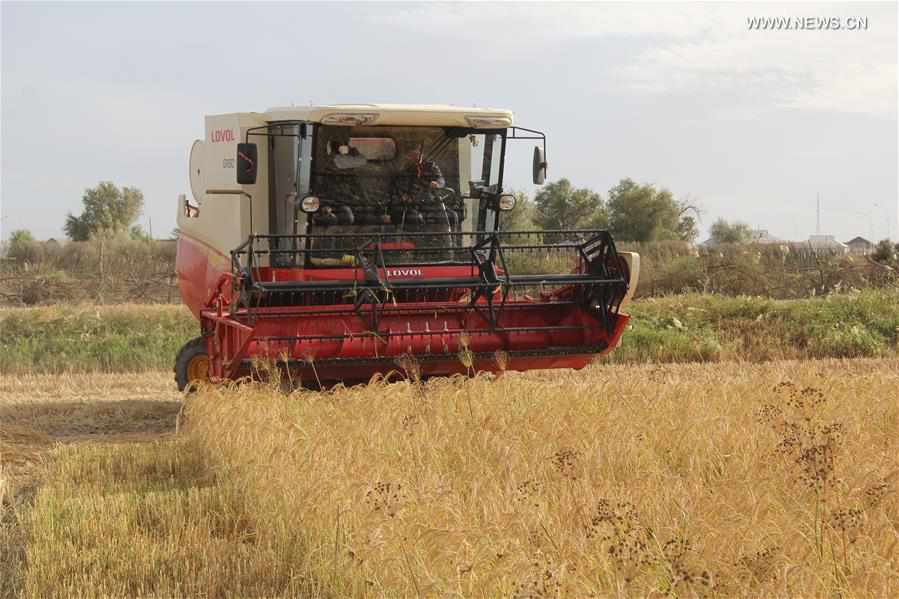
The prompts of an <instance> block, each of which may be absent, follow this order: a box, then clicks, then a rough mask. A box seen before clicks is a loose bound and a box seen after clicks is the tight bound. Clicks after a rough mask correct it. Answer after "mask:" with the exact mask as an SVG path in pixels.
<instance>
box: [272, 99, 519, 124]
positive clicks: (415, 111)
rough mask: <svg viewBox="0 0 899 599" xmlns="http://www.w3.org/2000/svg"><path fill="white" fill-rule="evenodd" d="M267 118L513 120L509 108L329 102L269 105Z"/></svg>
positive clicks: (430, 121) (380, 121)
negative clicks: (310, 104) (327, 103)
mask: <svg viewBox="0 0 899 599" xmlns="http://www.w3.org/2000/svg"><path fill="white" fill-rule="evenodd" d="M263 116H264V118H265V120H266V121H268V122H275V121H306V122H310V123H322V124H325V125H348V126H362V125H372V126H374V125H394V126H402V125H406V126H431V127H469V128H472V129H505V128H506V127H511V126H512V124H513V117H512V111H511V110H506V109H502V108H474V107H472V108H468V107H465V106H450V105H446V104H329V105H321V106H287V107H280V108H270V109H268V110H267V111H265V113H264V114H263Z"/></svg>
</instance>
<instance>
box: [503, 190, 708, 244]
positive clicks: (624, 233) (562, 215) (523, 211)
mask: <svg viewBox="0 0 899 599" xmlns="http://www.w3.org/2000/svg"><path fill="white" fill-rule="evenodd" d="M516 197H517V201H516V205H515V208H514V209H513V210H512V213H511V214H510V215H509V216H508V217H507V219H506V223H505V228H506V229H508V230H519V231H521V230H527V229H544V230H550V229H607V230H609V231H610V232H611V233H612V236H613V237H614V238H615V239H618V240H621V241H643V242H646V241H672V240H680V241H688V242H692V241H695V239H696V237H697V235H698V234H699V231H698V229H697V219H698V218H699V210H698V209H697V208H696V207H695V206H694V205H692V204H690V203H689V202H687V201H682V200H677V199H675V197H674V196H673V195H672V193H671V192H670V191H668V190H667V189H657V188H656V187H655V186H654V185H650V184H642V185H641V184H639V183H636V182H634V181H633V180H632V179H622V180H621V181H620V182H619V183H618V184H617V185H615V187H613V188H612V189H610V190H609V193H608V198H607V199H604V198H603V197H602V195H600V194H599V193H598V192H596V191H593V190H592V189H589V188H585V187H584V188H578V187H575V186H573V185H572V184H571V182H570V181H569V180H568V179H559V180H558V181H554V182H552V183H547V184H546V185H544V186H543V187H542V188H541V189H540V191H539V192H538V193H537V195H536V196H534V199H533V200H531V199H530V198H528V197H527V195H526V194H524V193H518V194H516Z"/></svg>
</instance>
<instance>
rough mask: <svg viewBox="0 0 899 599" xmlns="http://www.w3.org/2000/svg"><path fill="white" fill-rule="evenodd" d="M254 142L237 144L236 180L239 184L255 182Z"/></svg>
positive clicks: (256, 163)
mask: <svg viewBox="0 0 899 599" xmlns="http://www.w3.org/2000/svg"><path fill="white" fill-rule="evenodd" d="M257 158H258V152H257V151H256V144H237V182H238V183H240V184H241V185H253V184H255V183H256V170H257V166H258V160H257Z"/></svg>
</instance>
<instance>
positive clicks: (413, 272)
mask: <svg viewBox="0 0 899 599" xmlns="http://www.w3.org/2000/svg"><path fill="white" fill-rule="evenodd" d="M387 276H388V277H420V276H421V269H420V268H388V269H387Z"/></svg>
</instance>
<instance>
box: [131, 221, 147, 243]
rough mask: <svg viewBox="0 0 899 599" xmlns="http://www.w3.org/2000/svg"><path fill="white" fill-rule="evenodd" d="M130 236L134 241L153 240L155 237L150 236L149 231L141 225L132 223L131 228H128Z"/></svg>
mask: <svg viewBox="0 0 899 599" xmlns="http://www.w3.org/2000/svg"><path fill="white" fill-rule="evenodd" d="M128 237H130V238H131V239H133V240H134V241H153V238H152V237H150V234H149V233H147V232H146V231H145V230H144V228H143V227H142V226H140V225H131V228H130V229H128Z"/></svg>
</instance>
